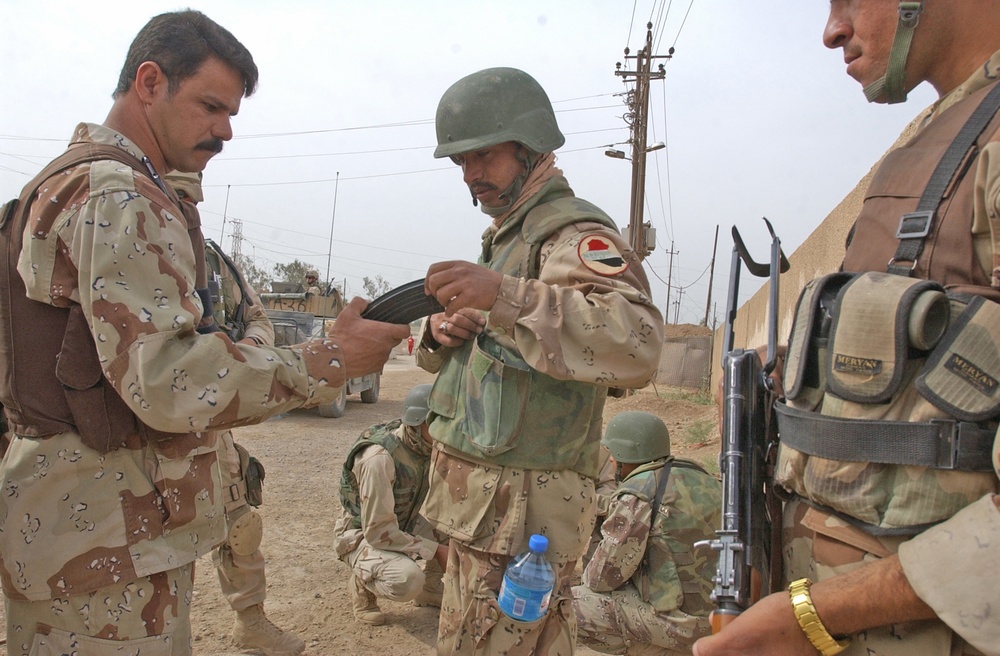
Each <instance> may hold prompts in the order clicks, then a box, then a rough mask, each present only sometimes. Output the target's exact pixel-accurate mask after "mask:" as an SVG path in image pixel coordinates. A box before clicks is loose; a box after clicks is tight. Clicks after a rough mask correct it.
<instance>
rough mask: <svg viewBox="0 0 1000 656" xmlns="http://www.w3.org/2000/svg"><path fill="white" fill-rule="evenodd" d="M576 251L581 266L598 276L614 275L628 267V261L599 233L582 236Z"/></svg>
mask: <svg viewBox="0 0 1000 656" xmlns="http://www.w3.org/2000/svg"><path fill="white" fill-rule="evenodd" d="M576 252H577V253H578V254H579V256H580V261H581V262H582V263H583V266H585V267H587V268H588V269H590V270H591V271H593V272H594V273H596V274H597V275H600V276H616V275H618V274H619V273H621V272H623V271H625V269H627V268H628V262H626V261H625V258H624V257H622V254H621V253H619V252H618V247H617V246H615V245H614V243H612V242H611V241H610V240H609V239H605V238H604V237H601V236H599V235H588V236H586V237H584V238H583V241H581V242H580V245H579V246H577V249H576Z"/></svg>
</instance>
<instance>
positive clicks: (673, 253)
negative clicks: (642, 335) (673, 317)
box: [663, 239, 680, 323]
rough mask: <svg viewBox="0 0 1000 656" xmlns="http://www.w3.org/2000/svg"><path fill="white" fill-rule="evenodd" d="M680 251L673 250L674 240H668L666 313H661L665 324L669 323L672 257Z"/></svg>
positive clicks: (672, 269)
mask: <svg viewBox="0 0 1000 656" xmlns="http://www.w3.org/2000/svg"><path fill="white" fill-rule="evenodd" d="M679 253H680V251H675V250H674V240H673V239H671V240H670V250H669V251H667V255H669V256H670V264H668V265H667V311H666V312H664V313H663V321H664V322H665V323H670V285H671V280H673V278H672V276H673V273H674V255H677V254H679Z"/></svg>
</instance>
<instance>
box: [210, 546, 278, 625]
mask: <svg viewBox="0 0 1000 656" xmlns="http://www.w3.org/2000/svg"><path fill="white" fill-rule="evenodd" d="M212 562H213V563H215V571H216V572H218V574H219V586H220V587H221V588H222V596H224V597H225V598H226V601H228V602H229V606H230V607H231V608H232V609H233V610H244V609H247V608H250V607H251V606H254V605H256V604H262V603H264V599H265V598H266V597H267V578H266V577H265V574H264V554H263V553H261V550H260V549H258V550H257V551H255V552H253V553H252V554H250V555H249V556H240V555H239V554H234V553H233V550H232V549H230V548H229V545H228V544H223V545H222V546H221V547H219V548H218V549H216V550H215V551H214V552H212Z"/></svg>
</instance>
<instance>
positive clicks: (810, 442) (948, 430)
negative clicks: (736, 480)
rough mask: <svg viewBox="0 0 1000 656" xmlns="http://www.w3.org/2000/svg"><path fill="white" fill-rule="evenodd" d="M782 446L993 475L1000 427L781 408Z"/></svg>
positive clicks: (845, 457)
mask: <svg viewBox="0 0 1000 656" xmlns="http://www.w3.org/2000/svg"><path fill="white" fill-rule="evenodd" d="M774 410H775V412H776V413H777V416H778V430H779V433H780V435H781V443H782V444H784V445H785V446H789V447H791V448H793V449H795V450H797V451H801V452H803V453H806V454H808V455H811V456H818V457H820V458H828V459H830V460H843V461H848V462H878V463H883V464H888V465H917V466H921V467H930V468H932V469H949V470H956V471H980V472H985V471H993V462H992V452H993V438H994V437H995V435H996V430H997V424H996V422H991V423H988V424H985V425H980V424H976V423H973V422H968V421H955V420H953V419H932V420H931V421H929V422H920V423H917V422H907V421H878V420H872V419H845V418H843V417H828V416H824V415H818V414H816V413H812V412H805V411H803V410H798V409H796V408H793V407H791V406H789V405H787V404H785V403H775V404H774Z"/></svg>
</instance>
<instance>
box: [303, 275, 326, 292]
mask: <svg viewBox="0 0 1000 656" xmlns="http://www.w3.org/2000/svg"><path fill="white" fill-rule="evenodd" d="M318 282H319V271H317V270H316V269H307V270H306V291H307V292H309V293H310V294H320V293H322V290H320V288H319V285H318V284H317V283H318Z"/></svg>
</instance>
